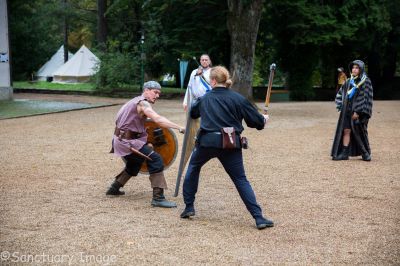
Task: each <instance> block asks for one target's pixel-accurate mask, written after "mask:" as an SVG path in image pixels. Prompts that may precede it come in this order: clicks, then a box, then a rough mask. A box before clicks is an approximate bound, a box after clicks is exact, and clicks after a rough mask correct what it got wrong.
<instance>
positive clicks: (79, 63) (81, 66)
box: [53, 45, 100, 83]
mask: <svg viewBox="0 0 400 266" xmlns="http://www.w3.org/2000/svg"><path fill="white" fill-rule="evenodd" d="M98 63H100V60H99V59H98V58H97V57H96V56H95V55H94V54H93V53H92V52H91V51H90V50H89V49H88V48H87V47H86V46H85V45H82V47H81V48H80V49H79V50H78V52H76V54H75V55H74V56H73V57H72V58H71V59H70V60H68V62H66V63H65V64H64V65H62V66H61V67H60V68H58V69H57V70H56V71H55V72H54V73H53V76H54V78H53V82H57V83H77V82H86V81H89V79H90V77H91V76H93V75H94V74H96V71H97V70H96V68H97V64H98Z"/></svg>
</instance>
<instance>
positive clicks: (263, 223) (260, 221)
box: [256, 217, 274, 230]
mask: <svg viewBox="0 0 400 266" xmlns="http://www.w3.org/2000/svg"><path fill="white" fill-rule="evenodd" d="M256 226H257V229H258V230H262V229H265V228H267V227H273V226H274V222H273V221H271V220H268V219H265V218H264V217H261V218H256Z"/></svg>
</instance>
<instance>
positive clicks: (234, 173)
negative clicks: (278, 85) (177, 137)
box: [181, 66, 274, 229]
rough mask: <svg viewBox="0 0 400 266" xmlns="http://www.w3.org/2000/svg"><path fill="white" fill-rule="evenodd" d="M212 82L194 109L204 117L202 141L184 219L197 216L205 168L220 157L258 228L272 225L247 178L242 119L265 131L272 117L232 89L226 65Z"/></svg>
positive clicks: (189, 176)
mask: <svg viewBox="0 0 400 266" xmlns="http://www.w3.org/2000/svg"><path fill="white" fill-rule="evenodd" d="M210 83H211V86H212V88H213V89H212V90H211V91H210V92H209V93H207V94H206V95H204V96H203V97H201V98H199V100H198V101H197V102H195V103H194V105H193V106H192V108H191V111H190V115H191V117H192V118H194V119H195V118H199V117H201V124H200V132H199V134H198V143H197V145H196V147H195V149H194V151H193V153H192V156H191V159H190V162H189V166H188V170H187V172H186V176H185V181H184V183H183V198H184V201H185V204H186V208H185V210H184V211H183V213H182V214H181V218H189V217H191V216H194V215H195V210H194V200H195V194H196V192H197V187H198V183H199V174H200V170H201V167H202V166H203V165H204V164H205V163H206V162H208V161H209V160H210V159H212V158H218V160H219V161H220V162H221V163H222V165H223V167H224V169H225V171H226V172H227V173H228V174H229V176H230V178H231V179H232V181H233V182H234V184H235V186H236V189H237V190H238V192H239V195H240V197H241V198H242V200H243V202H244V204H245V205H246V208H247V210H248V211H249V212H250V214H251V215H252V216H253V218H254V219H255V220H256V226H257V228H258V229H264V228H266V227H272V226H273V225H274V223H273V222H272V221H270V220H267V219H265V218H264V216H263V214H262V210H261V207H260V206H259V205H258V203H257V201H256V197H255V194H254V191H253V189H252V187H251V185H250V183H249V181H248V180H247V178H246V174H245V171H244V166H243V156H242V149H241V148H242V147H241V143H240V134H241V133H242V131H243V129H244V128H243V126H242V120H244V121H245V122H246V124H247V125H248V126H249V127H252V128H256V129H258V130H261V129H263V128H264V126H265V123H266V122H267V120H268V116H267V115H261V114H260V113H259V112H258V111H257V110H256V108H254V106H252V104H251V103H250V102H249V101H248V100H247V99H246V98H244V97H243V96H242V95H240V94H239V93H236V92H233V91H231V90H229V87H230V86H231V84H232V81H231V80H230V79H229V72H228V70H226V69H225V68H224V67H221V66H218V67H214V68H212V69H211V73H210ZM224 132H228V134H224ZM223 135H227V136H228V137H227V138H226V139H227V140H228V141H227V142H231V143H230V145H229V147H228V146H226V145H225V144H226V141H224V140H223Z"/></svg>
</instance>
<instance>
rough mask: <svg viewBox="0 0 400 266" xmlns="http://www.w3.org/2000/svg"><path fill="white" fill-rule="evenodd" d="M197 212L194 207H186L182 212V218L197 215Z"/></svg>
mask: <svg viewBox="0 0 400 266" xmlns="http://www.w3.org/2000/svg"><path fill="white" fill-rule="evenodd" d="M195 215H196V212H195V211H194V209H193V208H185V210H184V211H183V212H182V213H181V218H182V219H188V218H190V217H191V216H195Z"/></svg>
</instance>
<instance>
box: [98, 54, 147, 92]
mask: <svg viewBox="0 0 400 266" xmlns="http://www.w3.org/2000/svg"><path fill="white" fill-rule="evenodd" d="M99 58H100V61H101V63H100V65H99V66H98V67H99V71H98V72H97V73H96V75H95V77H94V79H95V82H96V89H97V90H100V91H113V90H114V89H117V88H122V87H126V86H127V85H128V86H129V87H131V86H132V85H136V86H137V85H139V83H140V58H139V57H138V56H135V54H133V53H121V52H107V53H101V54H100V56H99Z"/></svg>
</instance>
